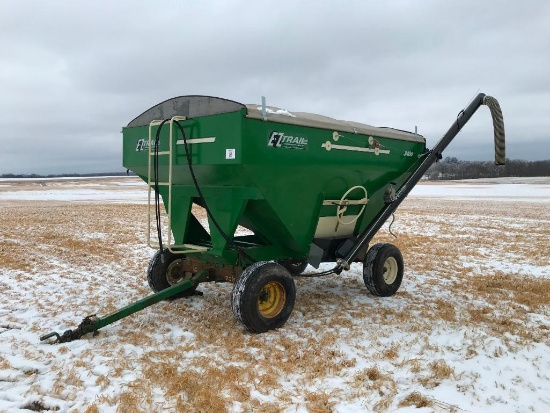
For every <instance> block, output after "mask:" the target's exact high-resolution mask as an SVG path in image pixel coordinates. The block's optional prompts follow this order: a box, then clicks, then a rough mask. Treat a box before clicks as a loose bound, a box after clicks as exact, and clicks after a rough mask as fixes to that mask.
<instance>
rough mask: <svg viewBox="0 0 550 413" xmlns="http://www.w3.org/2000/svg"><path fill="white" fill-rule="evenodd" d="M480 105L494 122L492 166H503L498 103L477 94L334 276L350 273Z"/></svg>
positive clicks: (502, 134) (339, 262)
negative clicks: (362, 252) (345, 272)
mask: <svg viewBox="0 0 550 413" xmlns="http://www.w3.org/2000/svg"><path fill="white" fill-rule="evenodd" d="M481 105H486V106H487V107H488V108H489V110H490V111H491V117H492V118H493V129H494V141H495V164H496V165H504V164H505V162H506V151H505V138H504V120H503V117H502V111H501V109H500V105H499V103H498V101H497V100H496V99H495V98H494V97H491V96H487V95H485V94H484V93H479V94H478V95H477V96H476V97H475V98H474V99H473V100H472V102H471V103H470V104H469V105H468V107H466V109H463V110H461V111H460V112H459V114H458V116H457V119H456V121H455V122H454V123H453V124H452V125H451V127H450V128H449V130H448V131H447V133H445V135H444V136H443V137H442V138H441V140H440V141H439V142H438V143H437V144H436V145H435V146H434V148H433V149H432V150H431V151H429V152H427V153H426V156H425V157H424V160H423V161H422V163H421V164H420V165H419V167H418V169H416V170H415V171H414V172H413V174H412V175H411V176H410V177H409V179H408V180H407V181H406V182H405V183H404V184H403V186H402V187H401V189H399V191H398V192H397V193H396V194H395V196H393V197H392V199H390V200H389V201H388V202H386V206H385V207H384V208H383V209H382V210H381V211H380V213H379V214H378V215H377V216H376V218H375V219H374V220H373V221H372V223H371V224H370V225H369V226H367V228H365V230H364V231H363V233H362V234H361V235H360V236H359V237H358V240H357V242H356V244H355V245H354V246H353V247H352V248H351V249H350V250H349V251H347V253H346V254H345V256H344V258H341V259H339V260H338V262H337V265H336V268H335V269H334V272H336V273H338V274H339V273H341V272H342V271H344V270H347V269H349V266H350V263H352V262H353V261H354V260H355V258H356V257H357V256H358V254H359V253H360V251H361V250H362V249H363V248H364V247H365V246H366V245H368V244H369V242H370V241H371V240H372V238H373V237H374V235H375V234H376V233H377V232H378V230H379V229H380V228H382V225H384V223H385V222H386V220H387V219H388V218H389V217H390V216H391V214H393V213H394V212H395V210H396V209H397V207H398V206H399V205H401V202H403V201H404V200H405V198H406V197H407V195H409V193H410V192H411V190H412V189H413V188H414V186H415V185H416V184H417V183H418V182H419V181H420V179H421V178H422V176H423V175H424V174H425V173H426V171H427V170H428V168H429V167H430V166H432V165H433V164H434V163H435V162H437V161H439V160H440V159H441V158H442V155H441V154H442V153H443V151H444V150H445V148H447V146H448V145H449V143H451V141H452V140H453V139H454V138H455V137H456V135H458V133H459V132H460V130H461V129H462V127H463V126H464V125H465V124H466V123H467V122H468V121H469V120H470V118H471V117H472V115H473V114H474V113H475V112H476V111H477V110H478V108H479V107H480V106H481Z"/></svg>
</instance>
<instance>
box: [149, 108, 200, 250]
mask: <svg viewBox="0 0 550 413" xmlns="http://www.w3.org/2000/svg"><path fill="white" fill-rule="evenodd" d="M186 119H187V118H186V117H185V116H174V117H172V118H171V119H170V122H166V123H165V124H167V125H168V127H169V129H170V138H169V139H170V143H169V149H168V150H167V151H158V152H157V153H155V150H153V145H154V144H155V142H156V141H155V140H153V128H154V127H155V126H156V127H158V126H159V125H160V124H161V123H162V122H164V120H153V121H151V123H149V156H148V169H147V188H148V193H147V212H148V219H147V244H148V245H149V246H150V247H151V248H157V247H158V240H157V242H156V243H154V242H153V240H152V239H151V222H152V216H153V214H152V213H151V208H152V207H155V203H154V199H153V202H152V200H151V192H152V191H153V185H155V179H154V178H155V177H154V176H153V173H151V170H152V159H153V157H154V156H155V155H158V157H159V158H160V157H161V156H168V159H169V160H168V181H167V182H166V181H165V182H161V181H159V182H158V186H167V187H168V205H167V208H166V210H167V219H168V229H167V232H168V241H167V243H166V245H167V248H168V251H170V252H171V253H173V254H188V253H192V252H195V253H196V252H204V251H207V250H208V248H207V247H204V246H201V245H193V244H172V177H173V165H174V139H173V132H174V127H173V126H174V121H183V120H186ZM159 146H160V140H159ZM157 162H159V159H157ZM159 196H160V195H159ZM165 205H166V203H165ZM165 216H166V215H165Z"/></svg>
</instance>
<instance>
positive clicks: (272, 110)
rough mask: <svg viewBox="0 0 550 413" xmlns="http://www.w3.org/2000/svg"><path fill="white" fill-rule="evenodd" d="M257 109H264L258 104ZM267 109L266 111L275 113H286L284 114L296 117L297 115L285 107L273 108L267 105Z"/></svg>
mask: <svg viewBox="0 0 550 413" xmlns="http://www.w3.org/2000/svg"><path fill="white" fill-rule="evenodd" d="M256 109H258V110H262V107H261V106H258V107H257V108H256ZM265 111H266V113H270V114H273V115H284V116H290V117H292V118H295V117H296V116H295V115H293V114H292V113H290V112H289V111H288V110H285V109H272V108H269V107H266V108H265Z"/></svg>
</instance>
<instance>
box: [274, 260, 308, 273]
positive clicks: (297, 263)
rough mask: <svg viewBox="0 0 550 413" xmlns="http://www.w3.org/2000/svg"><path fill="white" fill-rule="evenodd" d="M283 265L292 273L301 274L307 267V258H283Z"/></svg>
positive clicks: (280, 262)
mask: <svg viewBox="0 0 550 413" xmlns="http://www.w3.org/2000/svg"><path fill="white" fill-rule="evenodd" d="M279 264H281V265H282V266H283V267H285V268H286V269H287V270H288V272H289V273H290V274H291V275H300V274H301V273H303V272H304V271H305V269H306V268H307V261H306V260H282V261H279Z"/></svg>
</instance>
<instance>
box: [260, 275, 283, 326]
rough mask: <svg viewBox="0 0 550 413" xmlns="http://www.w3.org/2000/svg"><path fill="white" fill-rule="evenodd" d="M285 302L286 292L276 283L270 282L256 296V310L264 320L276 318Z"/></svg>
mask: <svg viewBox="0 0 550 413" xmlns="http://www.w3.org/2000/svg"><path fill="white" fill-rule="evenodd" d="M285 302H286V291H285V288H284V287H283V285H282V284H281V283H279V282H277V281H271V282H270V283H267V284H266V285H264V287H263V288H262V290H261V291H260V294H259V295H258V310H259V311H260V314H261V315H262V316H263V317H265V318H273V317H277V316H278V315H279V314H280V313H281V311H283V307H284V306H285Z"/></svg>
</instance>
